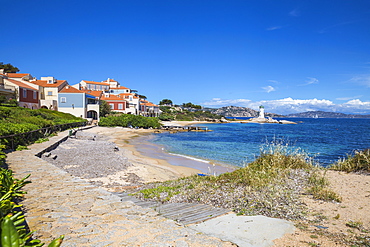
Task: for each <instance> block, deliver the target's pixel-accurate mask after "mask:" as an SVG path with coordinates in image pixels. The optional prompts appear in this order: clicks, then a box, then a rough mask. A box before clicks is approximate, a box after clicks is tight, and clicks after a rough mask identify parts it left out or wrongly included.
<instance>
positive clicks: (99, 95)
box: [80, 89, 103, 98]
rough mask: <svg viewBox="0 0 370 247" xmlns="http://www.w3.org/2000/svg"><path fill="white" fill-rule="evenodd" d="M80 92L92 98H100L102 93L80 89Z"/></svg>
mask: <svg viewBox="0 0 370 247" xmlns="http://www.w3.org/2000/svg"><path fill="white" fill-rule="evenodd" d="M80 91H82V92H84V93H87V94H90V95H92V96H94V97H99V98H100V97H101V95H102V93H103V91H94V90H88V89H81V90H80Z"/></svg>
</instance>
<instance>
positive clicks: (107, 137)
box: [83, 121, 234, 191]
mask: <svg viewBox="0 0 370 247" xmlns="http://www.w3.org/2000/svg"><path fill="white" fill-rule="evenodd" d="M198 123H201V122H197V121H186V122H182V123H181V125H182V126H184V125H191V124H198ZM173 124H177V122H174V123H173ZM178 125H180V124H178ZM83 132H84V133H89V134H93V135H97V136H98V137H99V138H100V139H102V140H104V141H109V142H113V143H115V145H116V146H117V147H118V148H119V150H120V152H121V153H122V156H124V157H126V158H127V160H128V162H130V163H131V164H132V166H131V167H129V168H128V169H127V170H126V171H122V172H118V173H117V174H115V175H110V176H106V177H99V178H94V179H89V180H90V181H91V182H97V183H101V184H102V185H103V186H104V187H106V188H107V189H108V190H111V191H121V190H125V189H130V187H131V186H130V184H129V183H127V181H123V180H122V176H123V175H127V174H135V175H136V176H138V177H139V178H140V181H141V182H142V183H148V182H159V181H166V180H172V179H177V178H181V177H186V176H191V175H195V174H198V173H203V174H209V173H211V174H221V173H225V172H230V171H233V170H234V169H233V168H232V167H224V166H221V165H217V164H213V163H208V162H206V161H201V160H196V159H193V158H191V157H186V156H179V155H173V154H170V153H167V152H165V151H164V150H162V148H161V147H160V146H158V145H155V144H152V143H150V142H149V141H148V140H147V138H149V136H150V135H151V134H154V133H155V130H151V129H130V128H122V127H99V126H98V127H95V128H92V129H88V130H84V131H83Z"/></svg>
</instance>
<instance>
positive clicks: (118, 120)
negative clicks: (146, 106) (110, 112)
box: [99, 114, 161, 129]
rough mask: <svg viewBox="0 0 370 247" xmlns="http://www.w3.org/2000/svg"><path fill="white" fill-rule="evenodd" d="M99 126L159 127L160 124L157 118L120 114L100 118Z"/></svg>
mask: <svg viewBox="0 0 370 247" xmlns="http://www.w3.org/2000/svg"><path fill="white" fill-rule="evenodd" d="M99 126H107V127H114V126H122V127H132V128H145V129H147V128H159V127H161V124H160V123H159V119H158V118H154V117H143V116H136V115H132V114H122V115H118V116H108V117H103V118H101V119H100V122H99Z"/></svg>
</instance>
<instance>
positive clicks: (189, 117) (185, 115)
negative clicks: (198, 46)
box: [159, 103, 222, 121]
mask: <svg viewBox="0 0 370 247" xmlns="http://www.w3.org/2000/svg"><path fill="white" fill-rule="evenodd" d="M188 104H191V103H188ZM193 106H194V105H193ZM160 110H161V111H162V114H161V115H160V116H159V119H160V120H162V121H170V120H177V121H194V120H198V121H208V120H214V119H221V118H222V116H220V115H217V114H213V113H211V112H209V111H202V110H197V109H195V110H193V111H190V110H187V109H183V108H181V107H170V106H160Z"/></svg>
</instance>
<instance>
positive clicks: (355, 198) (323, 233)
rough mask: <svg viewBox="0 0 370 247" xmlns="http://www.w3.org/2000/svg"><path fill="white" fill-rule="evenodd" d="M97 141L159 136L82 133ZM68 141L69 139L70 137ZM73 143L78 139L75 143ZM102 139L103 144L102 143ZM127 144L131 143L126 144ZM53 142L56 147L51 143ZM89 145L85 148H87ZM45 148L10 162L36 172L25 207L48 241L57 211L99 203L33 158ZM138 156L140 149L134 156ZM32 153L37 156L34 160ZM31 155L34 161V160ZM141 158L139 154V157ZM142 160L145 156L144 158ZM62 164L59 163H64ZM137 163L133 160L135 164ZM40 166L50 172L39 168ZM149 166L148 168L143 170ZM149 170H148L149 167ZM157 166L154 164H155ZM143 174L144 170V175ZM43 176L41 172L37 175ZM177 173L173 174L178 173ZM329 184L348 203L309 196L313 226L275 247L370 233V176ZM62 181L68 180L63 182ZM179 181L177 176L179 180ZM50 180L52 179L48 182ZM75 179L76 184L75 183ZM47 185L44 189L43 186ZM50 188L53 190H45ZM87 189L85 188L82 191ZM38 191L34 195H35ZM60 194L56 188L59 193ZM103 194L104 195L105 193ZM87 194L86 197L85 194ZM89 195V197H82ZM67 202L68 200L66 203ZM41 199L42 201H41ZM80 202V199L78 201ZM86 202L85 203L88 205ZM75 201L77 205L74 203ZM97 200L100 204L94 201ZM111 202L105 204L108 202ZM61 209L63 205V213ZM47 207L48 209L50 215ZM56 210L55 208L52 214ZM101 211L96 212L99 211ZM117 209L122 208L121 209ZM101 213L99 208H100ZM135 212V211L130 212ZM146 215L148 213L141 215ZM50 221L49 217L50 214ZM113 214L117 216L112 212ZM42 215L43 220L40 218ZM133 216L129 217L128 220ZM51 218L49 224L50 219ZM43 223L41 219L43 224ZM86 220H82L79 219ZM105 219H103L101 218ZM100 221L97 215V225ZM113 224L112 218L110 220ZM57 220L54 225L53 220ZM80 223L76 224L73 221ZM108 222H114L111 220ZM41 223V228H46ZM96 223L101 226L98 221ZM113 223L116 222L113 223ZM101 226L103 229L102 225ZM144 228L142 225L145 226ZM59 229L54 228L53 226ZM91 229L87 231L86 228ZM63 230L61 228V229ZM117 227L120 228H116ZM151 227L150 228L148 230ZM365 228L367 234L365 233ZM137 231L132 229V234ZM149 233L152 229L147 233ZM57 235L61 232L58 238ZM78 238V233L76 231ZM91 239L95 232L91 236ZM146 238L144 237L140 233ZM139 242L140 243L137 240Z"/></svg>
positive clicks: (302, 226) (333, 177)
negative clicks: (369, 211) (354, 225)
mask: <svg viewBox="0 0 370 247" xmlns="http://www.w3.org/2000/svg"><path fill="white" fill-rule="evenodd" d="M122 130H125V131H126V132H127V133H126V134H124V136H122V133H125V131H122ZM90 131H91V134H92V136H94V134H98V133H100V134H102V135H101V136H104V137H105V138H101V140H102V141H103V142H106V141H109V140H111V141H112V140H115V139H119V140H122V139H123V143H124V144H125V145H128V146H130V145H134V142H133V141H132V140H133V139H136V137H140V136H144V137H145V135H150V134H151V133H152V132H153V130H131V129H123V128H104V127H96V128H93V129H92V130H84V131H82V132H90ZM103 133H107V134H109V133H110V134H109V135H103ZM65 135H67V134H66V133H65ZM71 139H72V140H73V138H71ZM98 139H99V138H98ZM126 141H127V142H126ZM49 142H51V141H49ZM88 142H91V143H96V144H97V143H99V140H98V141H91V140H89V141H88ZM81 143H83V142H81ZM39 146H47V143H41V144H33V145H32V146H31V147H30V150H24V151H17V152H13V153H10V154H9V155H8V159H7V160H8V162H9V163H10V167H11V168H12V169H14V170H15V171H16V174H17V176H20V177H21V176H22V174H28V173H30V171H32V172H33V175H32V178H33V180H34V183H32V184H30V185H27V190H28V192H29V194H28V196H27V195H26V201H25V206H26V208H28V209H29V212H28V214H29V216H31V217H28V220H29V223H30V225H31V228H32V229H35V230H37V231H38V234H40V235H43V237H46V238H48V237H49V235H50V233H47V230H45V229H50V225H48V226H45V224H50V220H51V219H50V215H52V216H53V214H55V212H53V211H54V210H64V209H65V208H66V206H70V205H72V206H73V207H74V206H75V205H77V204H78V203H76V201H77V202H79V203H81V205H80V206H79V207H77V211H76V212H78V213H80V211H81V209H83V210H86V212H87V210H88V209H90V207H87V206H86V204H89V203H91V201H93V200H92V199H91V198H89V196H93V195H96V192H95V191H94V192H91V188H95V186H93V185H88V184H87V185H83V187H81V185H80V184H78V186H77V187H76V188H75V189H73V190H72V189H71V188H70V187H68V186H70V185H71V184H72V182H73V183H77V182H79V183H81V181H88V180H89V179H82V180H81V179H80V178H75V177H74V175H73V174H70V173H69V172H68V171H67V172H65V171H62V170H60V169H58V168H57V167H55V166H52V165H50V164H48V163H47V162H45V161H43V160H40V159H38V158H37V157H35V156H34V155H33V153H37V152H38V151H36V150H37V147H39ZM123 149H124V148H121V150H120V151H119V152H118V153H120V152H126V151H125V150H123ZM131 151H133V152H135V148H134V149H133V150H131ZM31 153H32V155H31ZM86 154H88V153H86V152H84V153H83V155H85V156H86ZM28 155H29V156H30V157H28ZM133 155H137V154H133ZM139 155H140V154H139ZM87 156H88V155H87ZM58 158H59V157H58ZM130 161H131V160H130ZM25 162H27V163H28V165H27V166H24V163H25ZM111 163H113V159H111V160H110V162H109V164H111ZM40 165H42V166H45V167H46V168H44V167H39V166H40ZM142 165H143V164H142ZM144 165H145V164H144ZM150 166H151V164H150ZM151 168H153V170H154V171H163V172H164V173H166V174H168V173H169V171H171V169H170V168H173V167H170V168H169V169H164V170H161V169H163V167H162V166H158V167H156V166H154V167H152V166H151ZM93 169H94V171H96V170H97V169H96V164H94V167H93ZM129 169H130V170H134V169H138V170H137V171H138V174H140V173H141V172H143V171H144V172H145V171H146V172H148V170H146V169H147V168H145V169H144V168H142V167H141V168H140V166H133V167H129ZM140 169H142V170H140ZM35 171H38V172H35ZM172 172H173V171H172ZM327 175H328V179H329V181H330V187H331V188H332V189H333V190H334V191H336V192H338V194H339V195H340V196H341V197H342V198H343V202H342V203H333V202H323V201H319V200H314V199H312V198H311V197H309V196H303V197H304V198H303V199H304V202H305V203H306V204H307V206H308V212H307V213H308V214H309V215H310V220H309V221H308V222H303V223H301V222H295V223H296V224H298V225H296V226H297V228H296V230H295V231H294V233H290V234H289V233H288V234H286V235H285V236H284V237H282V238H279V239H276V240H275V241H274V242H275V245H274V246H301V245H302V244H303V245H313V246H314V245H316V246H323V247H325V246H327V247H329V246H348V245H346V244H345V242H346V241H345V240H342V238H347V237H348V238H351V237H353V235H354V234H359V233H361V231H362V230H363V229H365V230H366V229H370V228H369V227H370V225H369V224H370V215H369V214H368V212H367V211H368V208H369V206H370V205H369V199H368V198H369V190H368V185H369V184H370V176H368V175H364V174H347V173H344V172H336V171H328V172H327ZM61 176H63V177H62V178H61ZM176 176H178V174H177V175H175V177H176ZM45 178H48V179H45ZM71 178H73V179H72V180H73V181H72V182H71V181H69V180H71ZM116 179H120V177H119V176H117V177H116ZM55 181H59V182H58V183H55ZM40 183H42V184H40ZM45 183H48V184H45ZM50 186H59V187H60V188H59V187H58V188H55V189H50V188H51V187H50ZM98 186H99V187H102V189H105V190H110V191H112V190H113V191H114V190H115V189H118V190H119V191H120V190H121V189H122V188H125V187H128V186H126V185H125V184H122V185H120V186H119V185H117V186H116V187H110V188H109V187H108V188H107V187H105V186H100V185H98ZM80 187H81V188H80ZM31 188H33V190H31ZM40 188H49V189H48V190H40ZM53 188H54V187H53ZM62 189H64V190H65V192H63V193H60V191H61V190H62ZM102 189H101V190H100V188H99V191H103V190H102ZM74 190H76V192H77V195H76V196H75V195H74V194H73V196H71V191H74ZM85 190H86V192H85ZM55 191H59V193H55ZM82 192H83V193H85V194H86V195H85V194H84V195H83V196H82V195H81V193H82ZM62 196H65V197H62ZM39 197H40V198H39ZM49 198H52V199H51V200H50V199H49ZM53 198H55V199H60V203H59V201H58V202H57V203H56V204H55V205H56V206H55V207H54V206H53V205H54V204H51V203H50V201H52V202H54V203H55V201H54V200H53ZM76 198H78V199H77V200H76ZM81 198H83V200H82V201H80V200H81ZM102 198H103V197H100V196H98V199H97V200H98V201H99V202H98V203H97V205H99V206H100V205H101V203H102V200H101V199H102ZM104 198H105V197H104ZM69 200H71V201H72V202H73V203H71V202H70V201H69ZM94 200H95V199H94ZM111 200H112V199H111V197H109V199H107V201H108V202H109V203H112V201H111ZM104 202H105V200H104ZM114 203H117V205H121V203H122V202H114ZM61 205H63V206H62V207H61ZM44 207H45V209H44ZM50 207H52V208H51V209H50ZM94 207H96V206H94ZM115 207H117V206H115ZM102 208H104V209H107V210H108V211H109V210H111V208H110V206H109V205H108V206H104V207H102ZM94 209H95V208H94ZM97 210H100V208H97V209H96V210H95V211H89V212H88V214H89V215H90V214H91V213H94V214H98V213H99V212H100V211H97ZM129 210H131V208H130V209H129ZM140 210H141V211H142V209H140ZM45 213H46V214H47V215H45V217H44V214H45ZM102 213H103V214H104V215H108V214H107V213H106V212H105V211H104V212H103V211H102ZM110 213H112V212H110ZM112 214H114V215H113V216H112V219H114V222H116V219H117V217H121V216H120V215H119V216H117V211H116V210H115V211H114V212H113V213H112ZM40 215H41V216H40ZM73 215H76V213H73ZM81 215H82V219H83V220H86V213H85V212H83V213H81ZM126 215H127V214H125V216H126ZM46 216H48V217H49V218H47V217H46ZM40 217H41V218H40ZM55 217H56V218H55V220H60V222H59V221H58V222H57V223H58V224H57V225H56V226H55V227H53V228H52V229H53V234H52V235H53V236H54V235H55V236H56V235H58V234H67V236H68V238H69V240H71V239H74V237H75V235H76V234H75V235H74V233H73V232H71V231H70V230H68V231H67V230H65V229H74V228H76V227H79V226H78V224H77V225H75V224H70V223H69V222H70V221H66V220H65V217H62V218H61V217H60V215H56V214H55ZM79 217H80V216H79ZM98 217H100V216H98ZM143 217H144V218H145V221H146V222H148V221H150V220H148V218H147V217H151V216H148V215H144V216H143ZM95 219H96V215H95V218H94V220H95ZM110 219H111V218H109V220H110ZM53 220H54V219H53ZM73 221H74V222H75V221H76V220H75V219H73ZM107 221H108V219H107ZM40 222H41V223H40ZM94 222H96V221H94ZM112 222H113V221H112ZM350 222H354V223H357V222H358V223H361V225H362V226H361V228H358V229H357V228H353V227H349V226H348V223H350ZM61 224H67V226H68V228H60V226H61ZM99 224H100V223H99ZM140 224H142V222H140ZM53 226H54V225H53ZM85 226H86V225H85ZM48 227H49V228H48ZM58 227H59V228H58ZM114 227H117V226H114ZM145 227H147V226H145ZM362 227H363V228H362ZM131 228H132V227H131V226H130V229H131ZM146 229H147V228H146ZM54 231H55V232H54ZM76 232H77V231H76ZM132 232H135V230H130V234H132ZM89 234H90V231H89ZM140 234H141V232H140ZM52 235H50V237H51V236H52ZM148 238H149V236H146V235H145V237H144V238H143V241H144V242H145V241H146V242H147V241H148ZM135 241H136V240H135ZM189 246H195V245H189Z"/></svg>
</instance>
